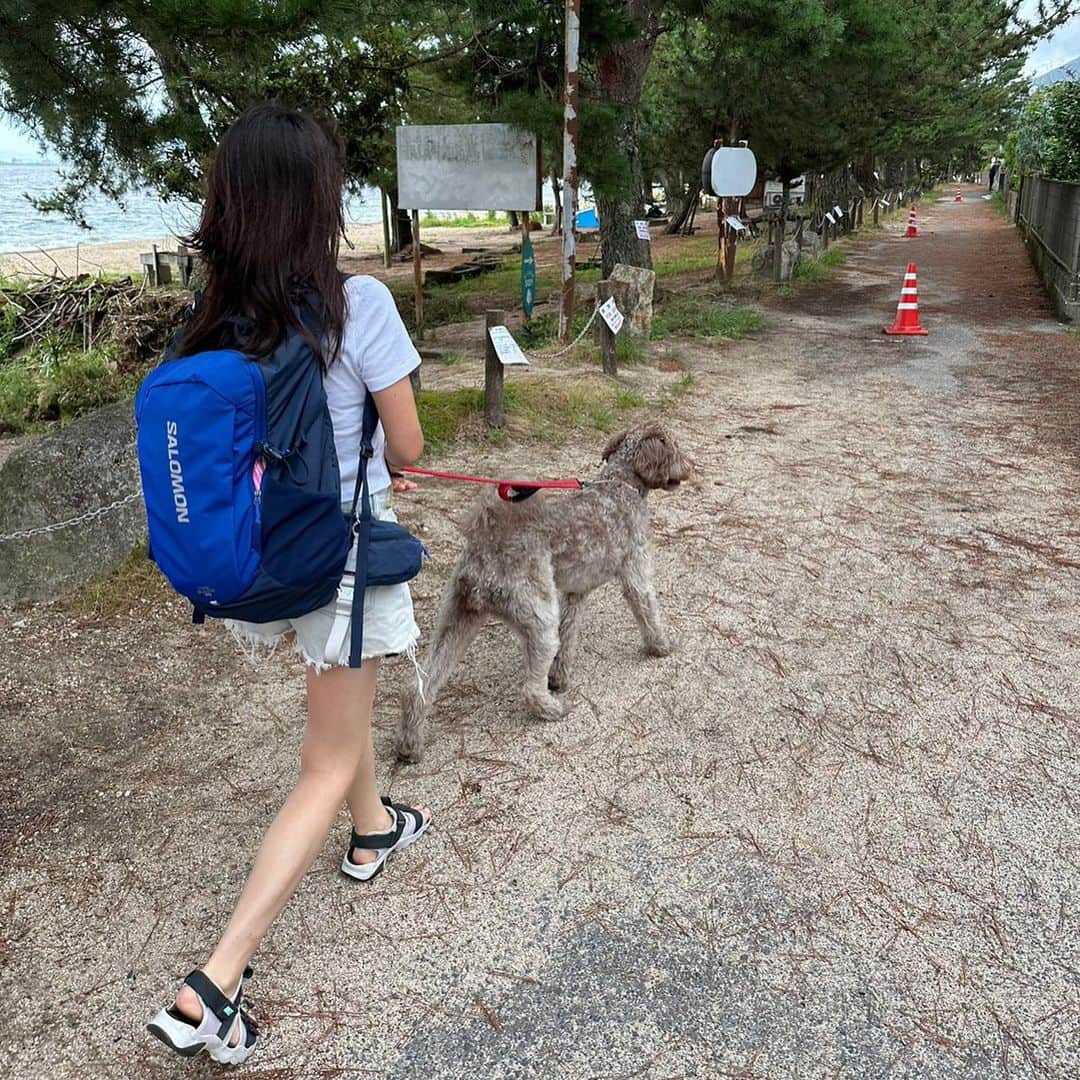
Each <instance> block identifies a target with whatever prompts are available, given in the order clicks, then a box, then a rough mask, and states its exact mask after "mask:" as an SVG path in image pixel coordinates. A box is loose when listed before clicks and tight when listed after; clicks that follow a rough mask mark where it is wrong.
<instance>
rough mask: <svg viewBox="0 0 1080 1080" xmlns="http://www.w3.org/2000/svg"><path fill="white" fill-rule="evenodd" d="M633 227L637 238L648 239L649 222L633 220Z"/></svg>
mask: <svg viewBox="0 0 1080 1080" xmlns="http://www.w3.org/2000/svg"><path fill="white" fill-rule="evenodd" d="M634 229H635V231H636V232H637V238H638V239H639V240H648V239H649V223H648V222H647V221H635V222H634Z"/></svg>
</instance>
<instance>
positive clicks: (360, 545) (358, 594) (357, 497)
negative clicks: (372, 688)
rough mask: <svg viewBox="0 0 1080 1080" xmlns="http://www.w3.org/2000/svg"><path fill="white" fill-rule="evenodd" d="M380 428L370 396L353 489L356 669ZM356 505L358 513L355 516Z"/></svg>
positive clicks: (352, 660)
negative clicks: (371, 477)
mask: <svg viewBox="0 0 1080 1080" xmlns="http://www.w3.org/2000/svg"><path fill="white" fill-rule="evenodd" d="M378 426H379V410H378V409H377V408H376V407H375V399H374V398H373V397H372V396H371V394H370V393H369V394H368V395H367V397H366V398H365V399H364V419H363V424H362V426H361V429H360V461H359V464H358V466H357V470H356V487H355V488H354V489H353V499H352V512H351V514H350V517H351V519H352V529H353V535H354V536H355V537H356V571H355V576H354V578H353V596H352V640H351V641H350V643H349V667H351V668H358V667H360V665H361V663H362V653H363V643H364V592H365V591H366V586H367V562H368V545H369V543H370V541H371V498H370V494H369V492H368V475H367V467H368V462H369V461H370V460H371V458H372V457H373V456H374V453H375V448H374V445H373V440H374V438H375V429H376V428H377V427H378ZM357 504H359V507H360V513H359V514H357V512H356V510H357Z"/></svg>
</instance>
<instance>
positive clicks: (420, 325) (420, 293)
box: [412, 210, 424, 341]
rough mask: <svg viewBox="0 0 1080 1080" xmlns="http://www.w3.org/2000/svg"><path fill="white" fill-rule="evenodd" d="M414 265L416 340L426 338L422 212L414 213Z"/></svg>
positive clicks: (416, 211)
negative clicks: (421, 260)
mask: <svg viewBox="0 0 1080 1080" xmlns="http://www.w3.org/2000/svg"><path fill="white" fill-rule="evenodd" d="M412 265H413V278H414V284H415V285H416V340H417V341H422V340H423V338H424V272H423V270H422V269H421V267H420V211H419V210H414V211H413V212H412Z"/></svg>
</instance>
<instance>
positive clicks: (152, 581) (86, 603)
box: [69, 544, 172, 620]
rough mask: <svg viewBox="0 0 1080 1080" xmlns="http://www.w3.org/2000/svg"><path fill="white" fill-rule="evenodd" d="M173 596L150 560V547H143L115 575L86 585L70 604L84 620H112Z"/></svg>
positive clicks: (97, 579)
mask: <svg viewBox="0 0 1080 1080" xmlns="http://www.w3.org/2000/svg"><path fill="white" fill-rule="evenodd" d="M171 595H172V590H171V589H170V588H169V583H168V582H167V581H166V580H165V578H164V577H162V575H161V571H159V570H158V568H157V567H156V566H155V565H154V564H153V563H152V562H151V561H150V560H149V559H148V558H147V557H146V545H145V544H140V545H139V546H138V547H136V548H135V550H134V551H132V553H131V554H130V555H129V556H128V557H127V558H126V559H125V560H124V561H123V562H122V563H121V564H120V565H119V566H118V567H117V568H116V569H115V570H114V571H113V572H112V573H111V574H102V575H100V576H98V577H94V578H91V579H90V580H89V581H88V582H86V583H85V584H84V585H83V586H82V588H80V589H79V591H78V592H76V593H75V595H74V596H73V597H72V598H71V600H70V601H69V605H70V607H71V610H72V611H74V612H75V613H76V614H78V615H81V616H83V617H84V618H88V619H95V620H109V619H114V618H116V617H117V616H122V615H134V614H137V613H139V612H142V611H146V610H147V609H148V608H151V607H155V606H156V605H158V604H160V603H161V602H162V601H164V600H167V599H168V598H169V596H171Z"/></svg>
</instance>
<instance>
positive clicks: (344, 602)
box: [225, 487, 420, 671]
mask: <svg viewBox="0 0 1080 1080" xmlns="http://www.w3.org/2000/svg"><path fill="white" fill-rule="evenodd" d="M345 509H346V512H348V507H346V508H345ZM371 513H372V515H373V516H374V517H376V518H378V519H379V520H380V521H397V518H396V517H395V516H394V511H393V510H392V509H391V508H390V488H388V487H385V488H381V489H380V490H379V491H376V492H374V493H373V494H372V495H371ZM355 567H356V548H355V547H354V548H353V550H352V551H351V552H350V553H349V560H348V562H347V563H346V564H345V570H346V573H349V572H351V571H352V570H354V569H355ZM350 580H351V579H350ZM351 607H352V602H351V600H349V599H348V597H342V594H341V591H340V590H339V592H338V595H337V597H335V599H334V600H332V601H331V602H330V603H329V604H327V605H326V606H325V607H321V608H319V609H318V610H316V611H312V612H309V613H308V614H307V615H300V616H299V617H298V618H295V619H279V620H278V621H276V622H268V623H252V622H240V621H239V620H237V619H226V620H225V625H226V626H227V627H228V628H229V630H230V631H232V635H233V637H235V638H236V640H237V641H238V642H239V643H240V645H241V646H243V648H244V650H245V652H247V653H248V655H249V656H251V657H252V658H253V659H254V658H255V656H256V655H257V653H258V650H259V649H261V648H266V649H274V648H275V647H276V646H278V645H279V644H280V643H281V642H282V641H285V640H286V639H288V638H291V640H292V644H293V649H294V651H295V652H296V653H297V654H298V655H299V656H301V657H302V658H303V661H304V663H305V664H307V665H308V666H310V667H313V668H315V669H316V670H317V671H324V670H325V669H326V668H328V667H348V664H349V643H350V631H351V629H352V612H351ZM419 640H420V629H419V627H417V625H416V620H415V619H414V618H413V606H412V596H411V595H410V593H409V586H408V584H407V583H406V584H402V585H381V586H372V587H371V588H369V589H367V590H366V591H365V593H364V642H363V652H362V655H363V658H364V659H365V660H371V659H374V658H375V657H381V656H396V655H398V654H399V653H405V654H406V655H407V656H408V657H409V658H410V659H412V660H414V661H415V657H416V645H417V642H418V641H419Z"/></svg>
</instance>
